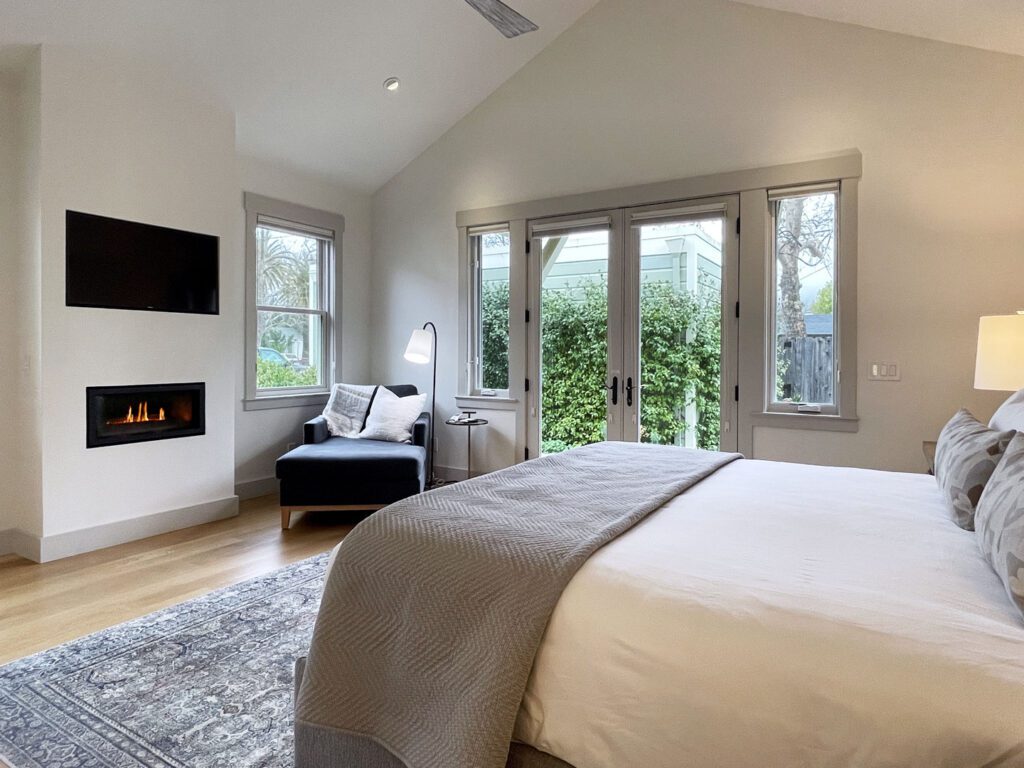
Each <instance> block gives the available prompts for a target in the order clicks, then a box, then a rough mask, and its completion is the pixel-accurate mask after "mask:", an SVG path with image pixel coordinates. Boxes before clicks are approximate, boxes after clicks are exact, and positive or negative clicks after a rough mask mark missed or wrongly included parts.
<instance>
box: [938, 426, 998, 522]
mask: <svg viewBox="0 0 1024 768" xmlns="http://www.w3.org/2000/svg"><path fill="white" fill-rule="evenodd" d="M1014 434H1016V433H1015V432H1014V431H1013V430H1010V431H1007V432H999V431H997V430H994V429H989V428H988V427H987V426H986V425H984V424H982V423H981V422H980V421H978V420H977V419H976V418H974V416H972V415H971V412H970V411H968V410H967V409H965V408H961V409H960V410H959V411H957V413H956V415H955V416H954V417H953V418H952V419H950V420H949V423H948V424H946V426H945V427H943V428H942V432H941V433H940V434H939V440H938V444H937V445H936V447H935V479H936V480H937V481H938V483H939V487H940V488H941V489H942V492H943V494H944V495H945V496H946V498H947V499H948V500H949V503H950V506H951V508H952V512H953V520H954V521H955V522H956V524H957V525H959V526H960V527H961V528H963V529H965V530H968V531H973V530H974V511H975V509H976V508H977V506H978V501H979V500H980V499H981V493H982V491H984V490H985V485H986V483H988V480H989V478H990V477H992V473H993V472H994V471H995V468H996V465H997V464H999V460H1000V459H1001V458H1002V457H1003V453H1005V451H1006V446H1007V445H1009V443H1010V440H1011V439H1013V436H1014Z"/></svg>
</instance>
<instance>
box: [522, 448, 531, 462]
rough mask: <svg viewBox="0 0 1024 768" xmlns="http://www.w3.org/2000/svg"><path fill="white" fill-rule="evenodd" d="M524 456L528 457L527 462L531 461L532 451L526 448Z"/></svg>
mask: <svg viewBox="0 0 1024 768" xmlns="http://www.w3.org/2000/svg"><path fill="white" fill-rule="evenodd" d="M523 456H525V457H526V460H527V461H529V460H530V449H529V448H525V449H524V450H523Z"/></svg>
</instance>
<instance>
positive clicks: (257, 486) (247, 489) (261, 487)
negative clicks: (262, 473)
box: [235, 477, 278, 501]
mask: <svg viewBox="0 0 1024 768" xmlns="http://www.w3.org/2000/svg"><path fill="white" fill-rule="evenodd" d="M277 491H278V485H277V478H276V477H261V478H259V479H258V480H246V481H245V482H242V483H236V484H235V496H237V497H238V498H239V499H241V500H242V501H245V500H246V499H256V498H259V497H260V496H270V495H271V494H274V493H277Z"/></svg>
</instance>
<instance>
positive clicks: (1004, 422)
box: [988, 389, 1024, 432]
mask: <svg viewBox="0 0 1024 768" xmlns="http://www.w3.org/2000/svg"><path fill="white" fill-rule="evenodd" d="M988 426H989V429H998V430H999V431H1000V432H1006V431H1007V430H1010V429H1015V430H1017V431H1018V432H1024V389H1022V390H1021V391H1020V392H1015V393H1013V394H1012V395H1010V397H1009V398H1007V400H1006V402H1005V403H1003V404H1002V405H1000V406H999V410H998V411H996V412H995V414H994V415H993V416H992V421H990V422H989V423H988Z"/></svg>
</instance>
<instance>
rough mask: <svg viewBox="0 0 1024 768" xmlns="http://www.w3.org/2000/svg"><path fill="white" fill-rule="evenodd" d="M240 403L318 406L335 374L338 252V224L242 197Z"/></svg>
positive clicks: (288, 206)
mask: <svg viewBox="0 0 1024 768" xmlns="http://www.w3.org/2000/svg"><path fill="white" fill-rule="evenodd" d="M246 220H247V222H248V226H247V230H248V231H247V233H246V236H247V247H246V251H247V276H248V282H249V285H248V286H247V296H248V301H247V312H246V316H247V322H248V326H249V327H248V329H247V330H248V332H247V334H246V336H247V347H248V348H247V350H246V401H247V404H249V405H250V407H256V408H260V407H273V406H274V405H296V404H303V405H304V404H307V403H310V402H318V401H319V399H322V398H323V396H325V395H326V393H327V392H328V390H329V389H330V385H331V382H332V380H333V374H334V370H333V369H334V335H335V333H336V332H337V329H336V328H335V327H334V317H335V307H334V304H335V302H334V296H335V295H336V293H335V273H336V261H337V258H336V254H337V249H338V245H339V241H340V237H341V232H342V229H343V227H344V220H343V219H342V218H341V217H340V216H337V215H335V214H329V213H326V212H323V211H315V210H311V209H306V208H303V207H301V206H295V205H291V204H288V203H282V202H280V201H274V200H269V199H267V198H262V197H259V196H256V195H250V194H246Z"/></svg>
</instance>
